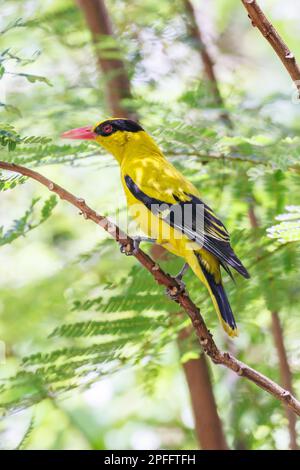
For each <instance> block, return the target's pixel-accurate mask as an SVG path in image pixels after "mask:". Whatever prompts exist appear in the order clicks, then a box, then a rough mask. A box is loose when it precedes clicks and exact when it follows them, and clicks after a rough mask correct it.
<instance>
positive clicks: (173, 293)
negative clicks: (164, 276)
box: [166, 263, 189, 300]
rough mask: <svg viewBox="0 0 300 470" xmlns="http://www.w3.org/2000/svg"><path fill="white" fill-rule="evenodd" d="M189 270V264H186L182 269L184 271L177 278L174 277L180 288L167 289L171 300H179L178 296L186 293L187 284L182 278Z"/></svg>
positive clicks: (167, 294)
mask: <svg viewBox="0 0 300 470" xmlns="http://www.w3.org/2000/svg"><path fill="white" fill-rule="evenodd" d="M188 269H189V265H188V263H185V264H184V265H183V267H182V269H181V270H180V271H179V273H178V274H177V276H174V277H173V276H172V277H173V279H174V281H176V282H177V284H178V286H179V287H177V286H173V287H169V288H167V289H166V296H167V297H168V298H169V299H171V300H177V298H178V296H179V295H180V294H183V293H185V292H186V285H185V282H183V280H182V278H183V276H184V275H185V273H186V271H187V270H188Z"/></svg>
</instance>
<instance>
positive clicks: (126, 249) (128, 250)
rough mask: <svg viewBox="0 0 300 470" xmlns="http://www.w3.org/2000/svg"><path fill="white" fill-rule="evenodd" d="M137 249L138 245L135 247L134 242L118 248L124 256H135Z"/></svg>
mask: <svg viewBox="0 0 300 470" xmlns="http://www.w3.org/2000/svg"><path fill="white" fill-rule="evenodd" d="M138 249H139V244H138V245H136V243H135V241H134V240H133V243H127V244H126V245H121V246H120V252H121V253H122V254H123V255H126V256H132V255H136V253H137V252H138Z"/></svg>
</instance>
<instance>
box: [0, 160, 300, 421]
mask: <svg viewBox="0 0 300 470" xmlns="http://www.w3.org/2000/svg"><path fill="white" fill-rule="evenodd" d="M0 168H2V169H3V170H8V171H12V172H14V173H19V174H21V175H23V176H27V177H29V178H32V179H34V180H35V181H38V182H39V183H40V184H42V185H43V186H46V187H47V188H48V189H49V191H52V192H54V193H55V194H57V195H58V196H59V197H60V199H62V200H65V201H67V202H69V203H70V204H71V205H73V206H74V207H76V208H77V209H79V210H80V213H81V214H82V215H83V216H84V218H85V219H90V220H92V221H93V222H95V223H96V224H97V225H100V227H102V228H103V229H104V230H106V232H108V233H109V234H110V235H111V236H112V237H113V238H114V239H115V240H116V241H117V242H118V243H120V244H121V245H122V246H123V247H125V249H126V250H128V251H129V250H131V248H132V246H133V240H132V239H131V238H130V237H129V236H128V235H127V234H126V233H124V232H123V231H122V230H121V229H120V228H119V227H118V226H116V225H115V224H114V223H112V222H111V221H109V220H108V219H107V218H106V217H104V216H102V215H100V214H97V212H96V211H94V210H93V209H92V208H91V207H89V206H88V205H87V204H86V202H85V201H84V199H81V198H78V197H76V196H75V195H74V194H72V193H70V192H69V191H67V190H66V189H64V188H62V187H61V186H59V185H58V184H56V183H54V182H53V181H51V180H49V179H48V178H46V177H45V176H43V175H41V174H40V173H38V172H36V171H34V170H31V169H29V168H25V167H23V166H20V165H16V164H14V163H7V162H3V161H0ZM134 256H135V258H136V259H137V260H138V261H139V263H140V264H141V265H142V266H144V267H145V268H146V269H147V271H149V272H150V273H151V274H152V276H153V277H154V279H155V280H156V282H157V283H158V284H162V285H164V286H165V287H167V288H168V289H170V291H171V292H172V294H173V295H174V300H176V302H177V303H178V304H179V305H180V306H181V307H182V308H183V309H184V310H185V311H186V313H187V314H188V315H189V317H190V320H191V322H192V325H193V327H194V329H195V332H196V334H197V336H198V339H199V342H200V344H201V346H202V348H203V351H204V352H205V353H206V354H207V355H208V356H209V357H210V359H211V360H212V361H213V362H214V363H215V364H221V365H223V366H225V367H227V368H228V369H230V370H232V371H233V372H235V373H236V374H237V375H239V376H240V377H245V378H246V379H248V380H250V381H251V382H253V383H255V384H256V385H257V386H258V387H260V388H261V389H263V390H265V391H267V392H268V393H269V394H271V395H273V396H274V397H275V398H277V399H278V400H280V401H281V402H283V403H284V404H285V405H287V406H288V407H289V408H290V409H291V410H293V411H294V412H295V413H296V414H297V415H299V416H300V402H299V401H298V400H297V399H296V398H295V397H294V396H293V395H292V394H291V393H290V392H289V391H288V390H285V389H284V388H282V387H280V385H278V384H277V383H275V382H273V381H272V380H271V379H269V378H268V377H266V376H265V375H263V374H261V373H260V372H258V371H256V370H255V369H252V368H251V367H249V366H248V365H247V364H245V363H243V362H241V361H239V360H238V359H236V358H235V357H234V356H232V355H231V354H229V353H227V352H222V351H220V350H219V349H218V347H217V345H216V343H215V342H214V340H213V337H212V335H211V333H210V331H209V330H208V328H207V326H206V324H205V322H204V320H203V318H202V316H201V313H200V310H199V308H198V307H197V306H196V305H195V304H194V302H193V301H192V300H191V298H190V297H189V295H188V294H187V292H186V291H183V292H182V289H181V287H180V286H179V284H178V283H177V282H176V280H175V279H174V278H173V277H172V276H170V275H169V274H167V273H165V272H164V271H163V270H162V269H161V268H160V267H159V266H158V265H157V264H156V263H155V262H154V261H153V260H152V259H151V258H150V257H149V256H148V255H147V254H146V253H144V252H143V251H142V250H140V249H139V250H138V251H137V253H136V254H134Z"/></svg>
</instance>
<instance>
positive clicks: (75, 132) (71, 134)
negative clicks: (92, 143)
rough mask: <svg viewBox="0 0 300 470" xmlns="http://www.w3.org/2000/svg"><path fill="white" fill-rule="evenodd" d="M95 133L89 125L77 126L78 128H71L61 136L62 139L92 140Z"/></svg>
mask: <svg viewBox="0 0 300 470" xmlns="http://www.w3.org/2000/svg"><path fill="white" fill-rule="evenodd" d="M96 136H97V134H96V133H95V132H93V129H92V128H91V127H90V126H86V127H79V128H78V129H71V130H70V131H67V132H64V133H63V134H62V135H61V137H62V138H63V139H82V140H94V139H95V137H96Z"/></svg>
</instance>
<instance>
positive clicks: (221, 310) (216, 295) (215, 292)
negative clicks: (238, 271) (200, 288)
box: [195, 253, 238, 337]
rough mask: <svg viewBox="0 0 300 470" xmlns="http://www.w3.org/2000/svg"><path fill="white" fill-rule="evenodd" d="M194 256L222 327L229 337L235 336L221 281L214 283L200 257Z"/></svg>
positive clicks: (231, 314)
mask: <svg viewBox="0 0 300 470" xmlns="http://www.w3.org/2000/svg"><path fill="white" fill-rule="evenodd" d="M195 254H196V256H197V258H198V262H199V265H200V269H201V271H202V273H203V276H204V279H205V284H206V287H207V289H208V291H209V293H210V296H211V299H212V301H213V304H214V307H215V309H216V311H217V314H218V317H219V320H220V322H221V325H222V327H223V328H224V330H225V331H226V333H227V334H228V335H229V336H231V337H234V336H237V335H238V331H237V326H236V323H235V319H234V316H233V313H232V310H231V307H230V303H229V300H228V298H227V295H226V292H225V289H224V287H223V284H222V281H221V280H220V282H216V280H215V278H214V275H213V274H211V273H209V272H208V271H207V270H206V269H205V266H204V265H203V263H202V262H201V258H200V256H199V255H198V254H197V253H195Z"/></svg>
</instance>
